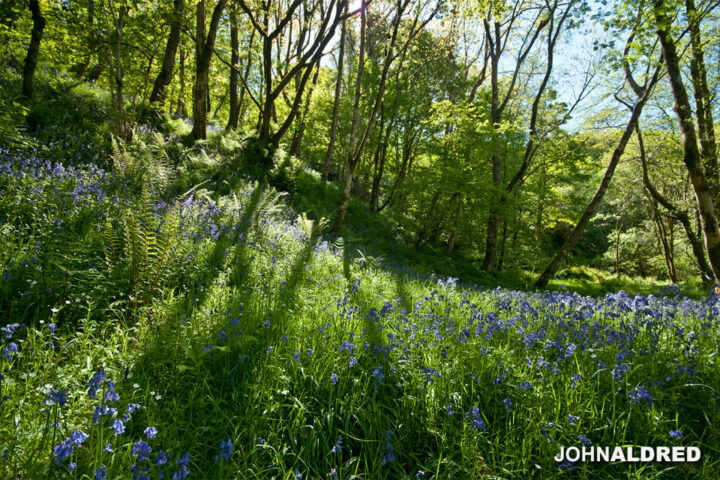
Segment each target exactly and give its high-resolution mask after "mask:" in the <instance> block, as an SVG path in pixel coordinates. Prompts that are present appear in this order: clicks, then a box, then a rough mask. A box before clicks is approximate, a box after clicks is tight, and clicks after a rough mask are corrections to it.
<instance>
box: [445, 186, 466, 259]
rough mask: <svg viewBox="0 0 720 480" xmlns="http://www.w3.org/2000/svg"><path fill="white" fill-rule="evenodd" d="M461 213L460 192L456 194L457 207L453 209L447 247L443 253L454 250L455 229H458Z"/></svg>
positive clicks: (455, 240)
mask: <svg viewBox="0 0 720 480" xmlns="http://www.w3.org/2000/svg"><path fill="white" fill-rule="evenodd" d="M462 213H463V196H462V194H459V195H458V198H457V207H456V209H455V218H454V219H453V224H452V228H451V229H450V237H449V238H448V244H447V248H446V249H445V253H447V254H448V255H449V254H451V253H452V252H453V250H455V243H456V242H457V229H458V223H460V219H461V218H462Z"/></svg>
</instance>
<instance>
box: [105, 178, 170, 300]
mask: <svg viewBox="0 0 720 480" xmlns="http://www.w3.org/2000/svg"><path fill="white" fill-rule="evenodd" d="M138 207H139V208H138V209H137V210H136V212H137V213H136V212H135V211H132V210H128V211H126V212H124V213H123V214H122V218H121V221H119V222H117V223H118V225H119V226H117V227H116V226H114V225H113V222H112V221H110V220H107V221H106V223H105V231H104V244H105V245H104V249H105V261H106V265H107V267H108V271H109V272H110V273H113V272H116V271H117V272H124V273H125V274H126V276H127V280H128V282H129V288H128V300H129V303H130V307H131V310H132V311H133V312H136V311H137V310H138V309H140V308H142V307H146V306H148V305H150V304H151V303H152V301H153V299H154V298H155V297H156V296H157V295H158V294H159V293H160V292H161V290H162V287H163V285H165V283H166V281H167V279H168V276H169V274H170V272H171V271H172V267H173V263H174V262H175V260H176V259H175V255H174V250H175V245H177V241H178V238H179V234H180V204H179V203H176V204H175V206H174V207H173V208H172V209H171V210H170V212H168V213H167V214H166V215H165V218H164V219H163V221H159V219H158V217H157V215H156V214H155V211H154V207H153V204H152V201H151V200H150V196H149V194H148V193H147V188H144V189H143V191H142V195H141V198H140V201H139V202H138ZM119 230H121V231H119Z"/></svg>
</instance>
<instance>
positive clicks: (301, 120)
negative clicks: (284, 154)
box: [289, 66, 320, 158]
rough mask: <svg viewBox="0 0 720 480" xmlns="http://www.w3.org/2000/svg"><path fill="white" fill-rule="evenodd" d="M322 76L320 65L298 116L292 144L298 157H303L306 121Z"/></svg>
mask: <svg viewBox="0 0 720 480" xmlns="http://www.w3.org/2000/svg"><path fill="white" fill-rule="evenodd" d="M319 76H320V67H319V66H318V67H317V68H316V69H315V75H313V79H312V82H311V83H310V88H309V89H308V93H307V96H306V97H305V99H304V100H303V108H302V114H301V113H299V112H298V115H297V117H296V122H297V123H296V124H295V132H294V133H293V138H292V142H291V144H290V151H289V153H290V155H294V156H295V157H297V158H302V141H303V138H304V137H305V121H306V118H307V115H308V112H309V111H310V102H311V100H312V94H313V92H314V91H315V85H317V81H318V78H319Z"/></svg>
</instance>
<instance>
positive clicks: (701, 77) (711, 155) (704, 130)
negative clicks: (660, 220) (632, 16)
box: [685, 0, 720, 201]
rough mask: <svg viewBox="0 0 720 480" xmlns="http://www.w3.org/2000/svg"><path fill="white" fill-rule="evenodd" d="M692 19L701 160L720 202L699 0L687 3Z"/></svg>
mask: <svg viewBox="0 0 720 480" xmlns="http://www.w3.org/2000/svg"><path fill="white" fill-rule="evenodd" d="M685 11H686V14H687V17H688V24H689V25H688V26H689V31H690V45H691V47H692V57H691V60H690V78H691V79H692V84H693V91H694V95H693V96H694V98H695V114H696V116H697V127H698V136H699V137H700V138H699V139H700V156H701V157H702V158H703V164H704V165H705V172H706V175H707V177H708V182H709V183H710V188H711V190H712V193H713V196H714V198H715V199H716V201H717V200H720V197H718V194H719V193H720V168H719V167H718V156H717V145H716V142H715V124H714V122H713V114H712V107H713V106H712V103H711V97H710V89H709V88H708V81H707V69H706V68H705V54H704V52H703V45H702V37H701V34H700V18H699V13H698V11H697V9H696V7H695V0H685Z"/></svg>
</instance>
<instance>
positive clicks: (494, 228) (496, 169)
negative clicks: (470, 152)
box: [481, 25, 502, 273]
mask: <svg viewBox="0 0 720 480" xmlns="http://www.w3.org/2000/svg"><path fill="white" fill-rule="evenodd" d="M496 26H497V25H496ZM497 28H499V27H497ZM496 41H497V42H499V41H500V39H499V38H497V39H496ZM501 53H502V51H501V50H500V45H496V46H495V48H494V49H493V52H492V53H491V54H490V90H491V95H490V121H491V122H492V125H493V129H494V132H493V149H494V152H493V155H492V159H491V162H492V182H493V197H494V198H493V199H492V200H491V204H490V215H489V216H488V222H487V233H486V235H485V257H484V258H483V263H482V267H481V268H482V269H483V270H485V271H486V272H488V273H492V271H493V270H494V269H495V260H496V257H497V248H498V233H499V231H500V227H501V225H502V217H501V215H500V211H499V207H500V196H501V195H502V160H501V159H500V149H499V145H498V142H499V141H500V140H499V139H498V135H499V133H498V130H499V128H500V121H501V120H502V111H501V110H500V98H499V90H500V87H499V83H498V68H499V63H500V54H501Z"/></svg>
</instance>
